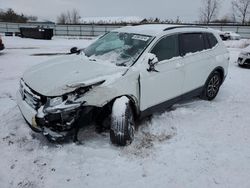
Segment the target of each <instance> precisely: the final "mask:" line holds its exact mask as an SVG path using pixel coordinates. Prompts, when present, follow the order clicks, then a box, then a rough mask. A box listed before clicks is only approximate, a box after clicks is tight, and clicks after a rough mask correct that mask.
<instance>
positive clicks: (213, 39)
mask: <svg viewBox="0 0 250 188" xmlns="http://www.w3.org/2000/svg"><path fill="white" fill-rule="evenodd" d="M207 38H208V42H209V44H210V47H211V48H213V47H215V46H216V45H217V44H218V40H217V39H216V37H215V36H214V35H213V34H212V33H207Z"/></svg>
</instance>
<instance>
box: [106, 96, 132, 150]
mask: <svg viewBox="0 0 250 188" xmlns="http://www.w3.org/2000/svg"><path fill="white" fill-rule="evenodd" d="M134 132H135V120H134V113H133V110H132V107H131V103H130V100H129V99H128V98H127V97H121V98H118V99H116V100H115V102H114V104H113V107H112V113H111V127H110V140H111V142H112V143H113V144H115V145H118V146H125V145H127V144H130V143H131V142H132V141H133V139H134Z"/></svg>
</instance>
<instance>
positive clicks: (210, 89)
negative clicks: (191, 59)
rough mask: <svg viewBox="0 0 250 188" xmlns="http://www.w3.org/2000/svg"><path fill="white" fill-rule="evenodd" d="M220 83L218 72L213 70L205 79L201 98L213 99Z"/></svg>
mask: <svg viewBox="0 0 250 188" xmlns="http://www.w3.org/2000/svg"><path fill="white" fill-rule="evenodd" d="M221 84H222V78H221V75H220V73H219V72H217V71H215V72H213V73H212V74H211V75H210V76H209V77H208V79H207V81H206V84H205V86H204V88H203V91H202V94H201V98H202V99H204V100H208V101H211V100H213V99H214V98H215V97H216V96H217V94H218V92H219V90H220V86H221Z"/></svg>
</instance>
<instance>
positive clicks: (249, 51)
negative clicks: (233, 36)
mask: <svg viewBox="0 0 250 188" xmlns="http://www.w3.org/2000/svg"><path fill="white" fill-rule="evenodd" d="M237 63H238V65H239V66H240V67H250V46H248V47H246V48H244V49H243V50H242V51H241V53H240V55H239V58H238V61H237Z"/></svg>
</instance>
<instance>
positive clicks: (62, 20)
mask: <svg viewBox="0 0 250 188" xmlns="http://www.w3.org/2000/svg"><path fill="white" fill-rule="evenodd" d="M57 23H58V24H66V23H67V15H66V14H65V13H61V14H60V16H58V17H57Z"/></svg>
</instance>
